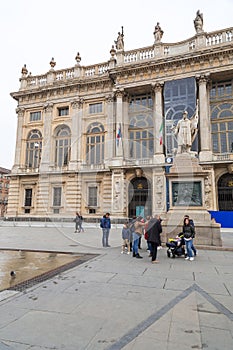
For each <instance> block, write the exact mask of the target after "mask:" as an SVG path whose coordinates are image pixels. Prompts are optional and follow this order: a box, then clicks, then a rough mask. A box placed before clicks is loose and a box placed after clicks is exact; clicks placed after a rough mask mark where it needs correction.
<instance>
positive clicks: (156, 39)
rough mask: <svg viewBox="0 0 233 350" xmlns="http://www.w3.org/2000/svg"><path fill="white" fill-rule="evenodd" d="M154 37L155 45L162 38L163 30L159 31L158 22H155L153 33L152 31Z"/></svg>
mask: <svg viewBox="0 0 233 350" xmlns="http://www.w3.org/2000/svg"><path fill="white" fill-rule="evenodd" d="M153 34H154V37H155V44H157V43H160V41H161V39H162V36H163V30H162V29H161V27H160V25H159V22H157V24H156V26H155V31H154V33H153Z"/></svg>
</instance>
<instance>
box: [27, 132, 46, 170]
mask: <svg viewBox="0 0 233 350" xmlns="http://www.w3.org/2000/svg"><path fill="white" fill-rule="evenodd" d="M41 150H42V135H41V132H40V131H39V130H36V129H34V130H32V131H31V132H30V133H29V134H28V137H27V145H26V162H25V166H26V168H31V169H35V168H39V166H40V159H41Z"/></svg>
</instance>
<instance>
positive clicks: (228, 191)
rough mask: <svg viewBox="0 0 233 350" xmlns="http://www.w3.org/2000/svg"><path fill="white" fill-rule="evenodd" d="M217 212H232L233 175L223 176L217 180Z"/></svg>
mask: <svg viewBox="0 0 233 350" xmlns="http://www.w3.org/2000/svg"><path fill="white" fill-rule="evenodd" d="M218 207H219V211H232V210H233V175H232V174H225V175H223V176H221V177H220V179H219V180H218Z"/></svg>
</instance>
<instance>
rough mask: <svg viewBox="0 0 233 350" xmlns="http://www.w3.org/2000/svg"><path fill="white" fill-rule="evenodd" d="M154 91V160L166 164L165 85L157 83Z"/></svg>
mask: <svg viewBox="0 0 233 350" xmlns="http://www.w3.org/2000/svg"><path fill="white" fill-rule="evenodd" d="M153 91H154V109H153V120H154V160H155V162H156V163H164V160H165V159H164V154H163V143H164V136H163V135H164V118H163V104H162V91H163V83H156V84H155V85H154V86H153ZM161 127H162V128H163V129H162V133H161V135H162V144H160V136H161V135H160V128H161Z"/></svg>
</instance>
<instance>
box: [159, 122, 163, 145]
mask: <svg viewBox="0 0 233 350" xmlns="http://www.w3.org/2000/svg"><path fill="white" fill-rule="evenodd" d="M159 144H160V145H162V144H163V121H162V122H161V125H160V128H159Z"/></svg>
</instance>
